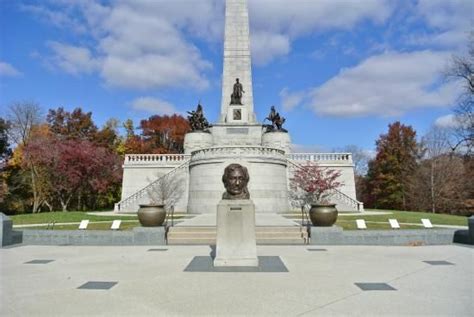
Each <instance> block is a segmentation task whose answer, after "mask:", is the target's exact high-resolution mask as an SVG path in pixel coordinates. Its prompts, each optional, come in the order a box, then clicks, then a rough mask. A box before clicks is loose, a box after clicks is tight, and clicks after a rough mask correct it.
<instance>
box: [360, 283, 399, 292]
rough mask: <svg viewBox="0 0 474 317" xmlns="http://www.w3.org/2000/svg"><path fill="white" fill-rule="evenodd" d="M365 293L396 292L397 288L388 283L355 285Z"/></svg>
mask: <svg viewBox="0 0 474 317" xmlns="http://www.w3.org/2000/svg"><path fill="white" fill-rule="evenodd" d="M354 284H355V285H356V286H357V287H359V288H360V289H361V290H363V291H396V289H395V288H393V287H392V286H390V285H388V284H387V283H354Z"/></svg>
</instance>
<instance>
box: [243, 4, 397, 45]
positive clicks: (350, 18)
mask: <svg viewBox="0 0 474 317" xmlns="http://www.w3.org/2000/svg"><path fill="white" fill-rule="evenodd" d="M249 2H250V3H249V7H250V19H251V23H252V24H253V25H254V27H255V28H256V29H257V30H267V31H271V32H275V33H281V34H288V35H289V36H290V37H291V38H296V37H299V36H302V35H304V34H308V33H312V32H317V31H321V30H327V29H334V28H338V29H350V28H351V27H353V26H354V25H355V24H357V23H359V22H361V21H362V20H366V19H367V20H372V21H374V22H376V23H381V22H383V21H385V19H387V18H388V17H389V15H390V13H391V11H392V5H391V4H390V1H385V0H364V1H353V0H339V1H334V0H318V1H308V0H306V1H291V2H289V1H288V0H253V1H249Z"/></svg>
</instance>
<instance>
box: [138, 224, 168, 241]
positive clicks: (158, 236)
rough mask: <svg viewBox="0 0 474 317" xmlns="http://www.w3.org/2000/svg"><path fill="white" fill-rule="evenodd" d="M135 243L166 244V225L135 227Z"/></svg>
mask: <svg viewBox="0 0 474 317" xmlns="http://www.w3.org/2000/svg"><path fill="white" fill-rule="evenodd" d="M133 241H134V245H165V244H166V241H165V227H149V228H145V227H136V228H133Z"/></svg>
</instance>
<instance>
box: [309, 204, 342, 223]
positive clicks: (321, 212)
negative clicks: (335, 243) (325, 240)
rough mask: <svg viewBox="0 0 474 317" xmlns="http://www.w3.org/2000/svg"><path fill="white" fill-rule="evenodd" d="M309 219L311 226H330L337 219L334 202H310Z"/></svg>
mask: <svg viewBox="0 0 474 317" xmlns="http://www.w3.org/2000/svg"><path fill="white" fill-rule="evenodd" d="M309 219H311V222H312V223H313V226H317V227H331V226H332V225H333V224H335V223H336V220H337V209H336V204H327V205H322V204H311V209H310V210H309Z"/></svg>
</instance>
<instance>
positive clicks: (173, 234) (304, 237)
mask: <svg viewBox="0 0 474 317" xmlns="http://www.w3.org/2000/svg"><path fill="white" fill-rule="evenodd" d="M167 237H168V244H170V245H186V244H192V245H209V244H211V245H212V244H214V245H215V243H216V227H212V226H193V227H192V226H176V227H172V228H170V229H169V232H168V236H167ZM256 238H257V244H260V245H263V244H280V245H282V244H283V245H291V244H298V245H300V244H305V243H306V242H307V241H308V232H307V231H306V228H302V227H298V226H294V227H293V226H291V227H290V226H286V227H281V226H266V227H256Z"/></svg>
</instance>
